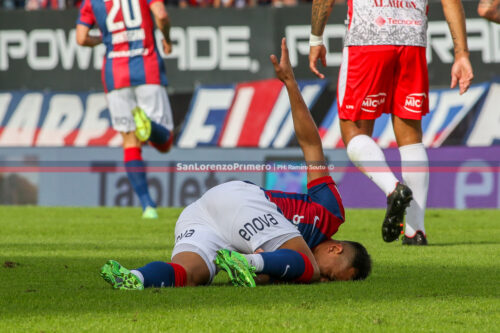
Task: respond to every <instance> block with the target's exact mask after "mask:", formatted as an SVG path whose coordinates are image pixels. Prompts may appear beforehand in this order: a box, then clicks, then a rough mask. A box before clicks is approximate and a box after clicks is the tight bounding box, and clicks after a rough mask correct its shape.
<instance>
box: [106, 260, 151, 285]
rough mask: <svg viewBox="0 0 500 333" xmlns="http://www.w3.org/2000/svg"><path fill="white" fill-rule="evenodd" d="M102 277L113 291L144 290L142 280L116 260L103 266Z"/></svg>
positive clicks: (109, 261)
mask: <svg viewBox="0 0 500 333" xmlns="http://www.w3.org/2000/svg"><path fill="white" fill-rule="evenodd" d="M101 276H102V278H103V279H104V280H105V281H106V282H107V283H109V284H110V285H111V286H112V287H113V289H122V290H144V285H143V284H142V282H141V280H139V278H138V277H137V276H135V275H134V274H132V273H131V272H130V271H129V270H128V269H126V268H125V267H123V266H122V265H120V263H119V262H117V261H114V260H108V262H106V263H105V264H104V266H102V268H101Z"/></svg>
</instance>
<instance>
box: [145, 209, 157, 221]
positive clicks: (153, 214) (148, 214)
mask: <svg viewBox="0 0 500 333" xmlns="http://www.w3.org/2000/svg"><path fill="white" fill-rule="evenodd" d="M142 218H143V219H157V218H158V212H157V211H156V208H154V207H151V206H147V207H146V209H144V211H143V212H142Z"/></svg>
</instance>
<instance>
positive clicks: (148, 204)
mask: <svg viewBox="0 0 500 333" xmlns="http://www.w3.org/2000/svg"><path fill="white" fill-rule="evenodd" d="M121 134H122V138H123V161H124V163H125V169H126V170H127V176H128V179H129V181H130V183H131V184H132V187H133V188H134V192H135V193H136V194H137V196H138V197H139V200H140V202H141V205H142V210H143V214H142V217H143V218H148V219H155V218H158V214H157V212H156V204H155V203H154V201H153V199H151V196H150V195H149V191H148V182H147V179H146V169H145V167H146V166H145V164H144V161H143V160H142V151H141V146H142V143H141V142H140V141H139V139H137V137H136V135H135V132H127V133H121Z"/></svg>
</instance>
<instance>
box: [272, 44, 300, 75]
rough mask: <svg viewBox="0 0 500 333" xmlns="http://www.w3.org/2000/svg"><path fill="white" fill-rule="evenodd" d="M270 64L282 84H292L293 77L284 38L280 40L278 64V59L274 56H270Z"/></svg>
mask: <svg viewBox="0 0 500 333" xmlns="http://www.w3.org/2000/svg"><path fill="white" fill-rule="evenodd" d="M270 58H271V62H272V63H273V66H274V71H275V72H276V77H277V78H278V79H280V80H281V81H282V82H283V83H287V82H294V81H295V76H294V75H293V69H292V65H291V64H290V58H289V57H288V48H287V46H286V38H283V39H281V59H280V60H279V62H278V57H276V56H275V55H274V54H272V55H271V57H270Z"/></svg>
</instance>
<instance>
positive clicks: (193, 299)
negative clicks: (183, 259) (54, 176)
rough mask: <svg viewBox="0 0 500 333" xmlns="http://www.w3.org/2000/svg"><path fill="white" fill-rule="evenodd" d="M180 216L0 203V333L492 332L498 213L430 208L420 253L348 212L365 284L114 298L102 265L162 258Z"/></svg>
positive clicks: (119, 294) (498, 277)
mask: <svg viewBox="0 0 500 333" xmlns="http://www.w3.org/2000/svg"><path fill="white" fill-rule="evenodd" d="M180 211H181V210H180V209H168V208H165V209H160V210H159V213H160V220H158V221H145V220H141V219H140V218H139V215H140V211H139V209H137V208H135V209H134V208H36V207H0V331H1V332H12V331H27V332H74V331H88V332H101V331H114V332H118V331H131V332H132V331H133V332H160V331H161V332H167V331H168V332H173V331H177V332H225V331H234V332H262V331H264V332H265V331H273V332H278V331H289V332H349V331H351V332H365V331H380V332H386V331H397V332H401V331H402V332H413V331H424V332H428V331H447V332H468V331H484V332H494V331H496V332H498V329H499V328H498V327H499V324H500V312H499V311H500V301H499V300H500V211H498V210H497V211H494V210H470V211H451V210H429V211H428V213H427V221H426V224H427V232H428V236H429V242H430V245H429V246H428V247H403V246H401V244H400V243H399V242H394V243H390V244H386V243H384V242H383V241H382V238H381V236H380V226H381V220H382V217H383V211H381V210H353V209H350V210H348V211H347V219H348V222H346V223H345V224H344V225H343V226H342V227H341V228H340V231H339V233H338V234H337V235H336V238H337V239H353V240H358V241H360V242H362V243H364V244H365V245H366V247H367V248H368V250H369V252H370V253H371V255H372V258H373V272H372V275H371V276H370V277H369V278H368V279H367V280H366V281H362V282H336V283H323V284H314V285H279V286H262V287H257V288H255V289H244V288H236V287H232V286H230V285H229V284H228V280H227V276H226V275H225V274H224V273H221V274H219V276H218V277H217V278H216V280H215V282H214V284H213V285H212V286H209V287H197V288H178V289H150V290H146V291H143V292H135V291H115V290H112V289H110V287H109V286H108V285H107V284H106V283H105V282H104V281H103V280H102V279H101V277H100V276H99V269H100V267H101V266H102V265H103V264H104V262H105V261H106V260H107V259H117V260H118V261H120V262H121V263H122V264H123V265H124V266H126V267H129V268H134V267H137V266H141V265H143V264H145V263H147V262H150V261H153V260H169V259H170V253H171V249H172V245H173V240H174V237H173V230H174V223H175V220H176V218H177V216H178V215H179V213H180Z"/></svg>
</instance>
